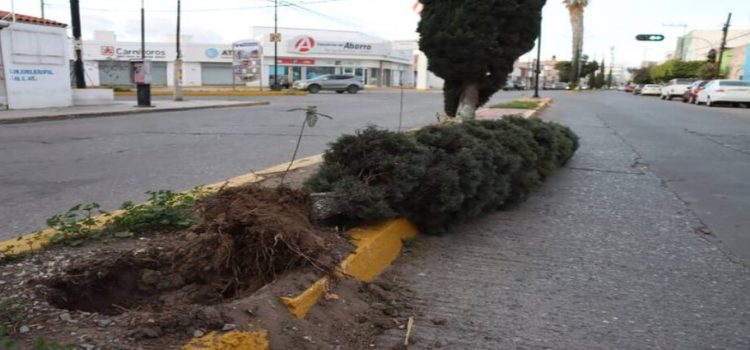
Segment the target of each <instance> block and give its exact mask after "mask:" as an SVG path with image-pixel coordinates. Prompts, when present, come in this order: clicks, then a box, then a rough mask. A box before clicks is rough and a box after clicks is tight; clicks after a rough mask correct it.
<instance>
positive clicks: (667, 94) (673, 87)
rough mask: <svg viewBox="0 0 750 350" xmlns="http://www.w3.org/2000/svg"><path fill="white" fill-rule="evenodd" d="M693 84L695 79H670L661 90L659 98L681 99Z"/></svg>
mask: <svg viewBox="0 0 750 350" xmlns="http://www.w3.org/2000/svg"><path fill="white" fill-rule="evenodd" d="M693 82H695V79H672V80H670V81H669V83H667V85H666V86H664V87H663V88H662V89H661V94H659V97H660V98H661V99H662V100H671V99H672V98H673V97H682V95H683V94H684V93H685V91H687V89H688V87H690V84H692V83H693Z"/></svg>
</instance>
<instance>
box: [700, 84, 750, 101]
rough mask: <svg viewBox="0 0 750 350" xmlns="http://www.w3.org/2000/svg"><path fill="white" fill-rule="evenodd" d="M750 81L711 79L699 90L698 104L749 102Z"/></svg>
mask: <svg viewBox="0 0 750 350" xmlns="http://www.w3.org/2000/svg"><path fill="white" fill-rule="evenodd" d="M749 102H750V82H747V81H743V80H729V79H718V80H711V81H710V82H708V84H706V86H704V87H703V89H702V90H700V92H698V97H697V98H696V100H695V103H696V104H701V103H705V104H706V106H709V107H713V106H715V105H716V103H749Z"/></svg>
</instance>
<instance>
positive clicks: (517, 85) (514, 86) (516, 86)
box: [503, 81, 526, 91]
mask: <svg viewBox="0 0 750 350" xmlns="http://www.w3.org/2000/svg"><path fill="white" fill-rule="evenodd" d="M525 89H526V87H525V86H524V85H523V83H521V82H512V81H506V82H505V86H504V87H503V91H509V90H525Z"/></svg>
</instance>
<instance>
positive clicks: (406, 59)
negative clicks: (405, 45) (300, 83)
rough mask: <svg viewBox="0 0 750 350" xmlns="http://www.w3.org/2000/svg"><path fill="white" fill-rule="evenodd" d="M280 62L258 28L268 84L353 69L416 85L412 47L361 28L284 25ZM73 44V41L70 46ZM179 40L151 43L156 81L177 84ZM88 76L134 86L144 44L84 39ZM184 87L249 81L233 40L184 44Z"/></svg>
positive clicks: (369, 80)
mask: <svg viewBox="0 0 750 350" xmlns="http://www.w3.org/2000/svg"><path fill="white" fill-rule="evenodd" d="M279 31H280V32H281V34H282V42H281V43H279V54H278V66H277V70H276V72H274V52H273V43H270V42H268V41H269V36H270V34H271V33H272V32H273V28H270V27H253V28H252V29H251V33H250V35H247V36H244V37H241V38H238V40H240V39H256V40H258V41H259V42H260V43H261V46H262V47H263V55H262V56H263V57H262V60H261V62H262V64H261V70H262V71H261V76H262V84H263V85H265V86H269V85H270V83H272V82H273V80H274V75H278V77H279V80H281V81H282V82H292V81H295V80H300V79H309V78H313V77H316V76H318V75H322V74H352V75H356V76H358V77H361V79H362V81H363V82H365V84H366V85H368V86H397V85H399V84H400V83H401V82H403V83H404V85H406V86H413V84H414V79H413V76H414V74H413V72H412V67H411V65H412V55H413V54H412V50H403V49H402V50H396V49H393V47H392V44H391V42H389V41H386V40H384V39H381V38H377V37H373V36H369V35H366V34H363V33H359V32H348V31H328V30H313V29H290V28H284V29H280V30H279ZM70 46H71V47H72V45H70ZM175 53H176V49H175V44H174V43H169V42H161V43H158V42H147V43H146V58H147V59H150V60H151V61H152V62H153V65H152V85H155V86H160V85H164V86H170V85H172V84H173V72H174V67H173V61H174V59H175V56H176V55H175ZM83 55H84V66H85V70H86V80H87V83H88V84H89V85H92V86H125V85H131V82H130V75H129V67H130V61H131V60H134V59H139V58H140V57H141V44H140V43H138V42H120V41H117V40H116V37H115V33H114V32H110V31H96V32H95V33H94V40H88V41H84V42H83ZM182 58H183V62H184V63H183V72H182V84H183V85H184V86H211V85H224V86H228V85H232V84H233V83H234V84H243V83H242V82H239V81H236V82H234V81H233V80H234V77H233V70H232V44H231V43H223V44H199V43H192V42H190V41H189V40H183V43H182Z"/></svg>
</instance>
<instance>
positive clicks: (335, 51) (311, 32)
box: [251, 26, 414, 86]
mask: <svg viewBox="0 0 750 350" xmlns="http://www.w3.org/2000/svg"><path fill="white" fill-rule="evenodd" d="M273 32H274V29H273V27H262V26H257V27H253V28H252V30H251V38H252V39H255V40H258V41H259V42H260V43H261V46H262V47H263V63H262V65H263V68H262V69H263V71H265V72H267V74H262V76H263V79H264V80H263V84H265V85H269V83H270V82H271V81H270V80H271V79H272V78H273V77H274V75H278V76H279V79H280V80H283V81H288V82H292V81H296V80H301V79H310V78H314V77H316V76H318V75H322V74H350V75H354V76H357V77H360V79H361V80H362V81H363V82H364V83H365V85H367V86H399V85H401V84H402V83H403V84H404V85H406V86H413V85H414V77H413V74H412V72H413V71H412V57H413V51H412V50H410V49H403V48H399V47H394V45H393V43H392V42H390V41H388V40H385V39H382V38H378V37H375V36H372V35H368V34H365V33H361V32H355V31H339V30H318V29H304V28H279V29H278V32H279V33H280V34H281V42H279V43H278V66H277V68H276V72H275V73H274V68H273V67H274V56H275V55H274V43H273V42H271V40H270V39H271V38H270V37H271V34H272V33H273Z"/></svg>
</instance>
